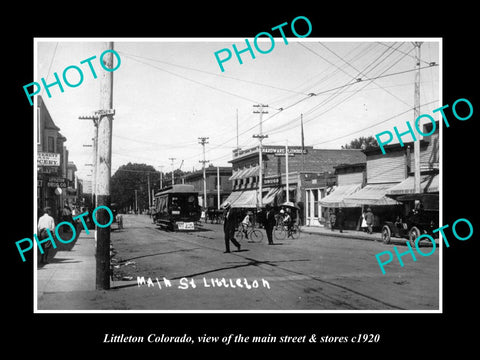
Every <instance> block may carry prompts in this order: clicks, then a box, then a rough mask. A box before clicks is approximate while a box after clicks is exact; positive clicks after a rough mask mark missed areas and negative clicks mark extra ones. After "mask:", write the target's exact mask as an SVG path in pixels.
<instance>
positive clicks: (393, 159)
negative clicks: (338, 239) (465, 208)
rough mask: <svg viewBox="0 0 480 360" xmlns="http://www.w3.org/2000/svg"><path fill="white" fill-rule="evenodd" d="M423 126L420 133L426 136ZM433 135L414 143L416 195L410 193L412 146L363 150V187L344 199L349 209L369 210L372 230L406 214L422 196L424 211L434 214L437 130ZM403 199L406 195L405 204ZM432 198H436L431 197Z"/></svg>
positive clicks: (436, 193) (435, 204) (411, 189)
mask: <svg viewBox="0 0 480 360" xmlns="http://www.w3.org/2000/svg"><path fill="white" fill-rule="evenodd" d="M431 126H432V125H431V124H430V127H429V126H428V125H426V126H425V127H424V130H423V132H424V133H429V132H430V130H431ZM436 129H437V130H436V131H435V132H434V133H433V134H432V135H430V136H428V137H423V138H422V139H421V140H418V145H419V146H420V174H419V177H420V180H421V189H420V191H419V193H416V194H415V191H414V168H415V166H414V164H415V156H414V151H413V149H414V142H409V143H404V146H400V144H392V145H387V146H385V147H384V149H385V152H386V153H385V154H383V153H382V151H381V150H380V148H373V149H369V150H364V153H365V155H366V183H365V186H364V187H363V188H362V189H360V190H359V191H356V192H354V193H353V194H350V195H348V196H346V197H345V198H344V202H345V203H346V204H349V206H360V207H362V209H363V210H364V209H366V208H367V207H370V208H371V209H372V210H373V213H374V215H375V220H374V227H376V228H377V229H378V228H380V227H381V226H382V224H383V222H384V221H386V220H391V221H392V220H394V219H395V218H396V216H398V215H402V214H406V213H408V212H409V211H410V210H411V209H412V208H413V207H414V206H415V200H414V198H417V199H418V198H419V195H421V194H430V195H434V196H424V198H425V202H426V203H425V204H424V205H426V207H427V208H428V209H430V210H433V211H435V209H436V210H437V211H438V207H439V204H438V194H439V171H440V169H439V132H438V129H439V126H438V123H437V127H436ZM405 195H410V198H411V199H412V200H408V199H407V198H406V197H405ZM435 195H436V196H435Z"/></svg>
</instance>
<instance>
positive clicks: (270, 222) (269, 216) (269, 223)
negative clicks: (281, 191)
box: [264, 204, 276, 245]
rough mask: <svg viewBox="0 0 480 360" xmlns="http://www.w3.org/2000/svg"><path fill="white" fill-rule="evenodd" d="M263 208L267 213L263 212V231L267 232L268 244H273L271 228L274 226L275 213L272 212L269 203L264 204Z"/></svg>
mask: <svg viewBox="0 0 480 360" xmlns="http://www.w3.org/2000/svg"><path fill="white" fill-rule="evenodd" d="M265 210H266V211H267V213H266V214H265V224H264V226H265V232H266V233H267V239H268V245H273V237H272V233H273V228H274V227H275V223H276V220H275V214H274V213H273V209H272V207H271V206H270V204H267V205H266V206H265Z"/></svg>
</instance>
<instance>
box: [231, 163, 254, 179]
mask: <svg viewBox="0 0 480 360" xmlns="http://www.w3.org/2000/svg"><path fill="white" fill-rule="evenodd" d="M258 169H259V167H258V166H251V167H248V168H244V169H241V170H237V171H235V172H234V173H233V174H232V176H230V177H229V178H228V180H237V179H245V178H248V177H251V176H257V175H258Z"/></svg>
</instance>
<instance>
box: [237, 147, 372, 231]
mask: <svg viewBox="0 0 480 360" xmlns="http://www.w3.org/2000/svg"><path fill="white" fill-rule="evenodd" d="M286 152H287V150H286V147H285V146H273V145H265V146H263V148H262V166H263V167H262V178H263V179H262V180H263V182H262V194H261V196H262V198H261V203H262V204H263V206H265V205H267V204H270V205H273V206H279V205H281V204H282V203H284V202H286V201H290V202H293V203H294V205H296V206H297V207H298V213H299V218H300V223H301V224H302V225H310V226H319V225H322V224H323V223H324V215H323V214H324V210H323V208H322V205H321V204H320V203H319V201H320V200H321V199H322V198H323V197H324V196H326V195H328V193H329V192H330V191H331V189H332V187H333V186H334V185H335V184H336V176H335V174H334V171H335V166H337V165H340V164H350V163H358V162H362V161H365V154H363V153H362V152H361V151H360V150H335V149H314V148H313V147H312V146H308V147H301V146H289V147H288V171H287V159H286V156H285V154H286ZM230 162H231V163H232V170H233V172H232V176H231V178H230V180H231V181H232V190H233V191H232V194H231V195H230V197H229V198H228V201H229V202H230V203H232V206H233V207H237V208H259V205H260V192H259V181H260V179H259V163H260V159H259V147H253V148H250V149H245V150H236V151H234V152H233V158H232V160H231V161H230ZM287 191H288V195H287Z"/></svg>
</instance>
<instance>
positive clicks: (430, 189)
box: [386, 174, 440, 196]
mask: <svg viewBox="0 0 480 360" xmlns="http://www.w3.org/2000/svg"><path fill="white" fill-rule="evenodd" d="M439 178H440V176H439V174H435V175H421V176H420V193H437V192H439V188H440V187H439ZM414 182H415V178H414V177H413V176H409V177H408V178H406V179H405V180H403V181H402V182H401V183H400V184H397V185H395V186H393V187H391V188H390V189H388V191H387V193H386V195H387V196H397V195H408V194H414V193H415V190H414V187H415V186H414Z"/></svg>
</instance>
